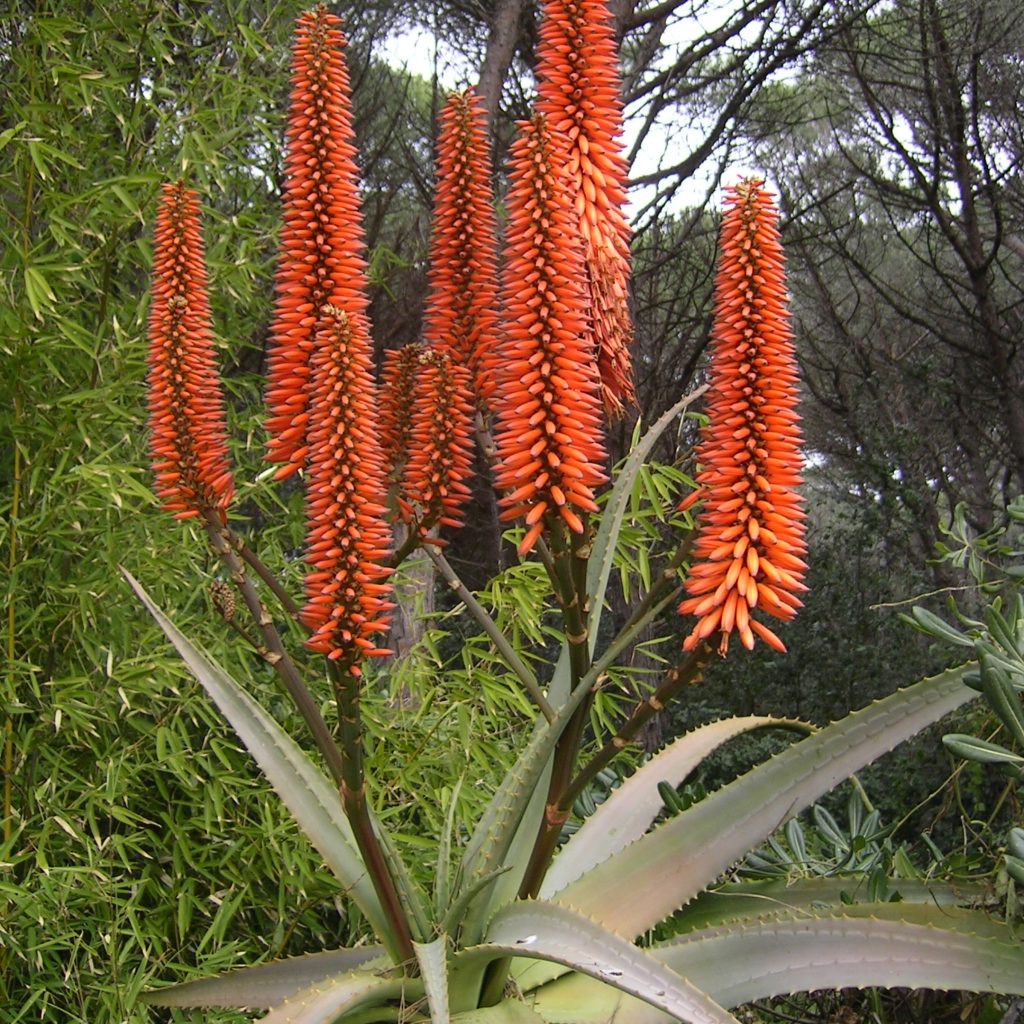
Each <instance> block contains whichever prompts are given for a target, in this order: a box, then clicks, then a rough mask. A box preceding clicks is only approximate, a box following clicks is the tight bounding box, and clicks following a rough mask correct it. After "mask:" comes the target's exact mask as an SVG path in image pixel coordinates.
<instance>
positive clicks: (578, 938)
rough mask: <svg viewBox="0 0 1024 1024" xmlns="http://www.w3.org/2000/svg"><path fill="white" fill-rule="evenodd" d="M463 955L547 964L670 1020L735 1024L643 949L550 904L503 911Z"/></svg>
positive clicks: (537, 903)
mask: <svg viewBox="0 0 1024 1024" xmlns="http://www.w3.org/2000/svg"><path fill="white" fill-rule="evenodd" d="M465 955H466V956H467V958H476V957H482V958H486V959H498V958H500V957H502V956H515V957H529V958H530V959H538V960H545V961H552V962H554V963H556V964H562V965H563V966H566V967H571V968H572V969H573V970H574V971H578V972H580V973H581V974H585V975H588V976H589V977H591V978H594V979H596V980H597V981H599V982H601V983H603V984H604V985H606V986H611V987H612V988H614V989H618V990H619V991H620V992H623V993H630V994H632V995H634V996H636V997H637V998H638V999H641V1000H643V1001H644V1002H645V1003H649V1004H650V1005H651V1006H652V1007H656V1008H657V1009H658V1010H660V1011H663V1012H664V1013H665V1014H667V1015H669V1017H670V1018H671V1019H676V1020H681V1021H687V1022H689V1024H737V1021H736V1018H735V1017H733V1016H732V1014H730V1013H728V1012H726V1011H725V1010H724V1009H722V1007H721V1006H719V1005H718V1004H717V1003H716V1002H715V1001H714V1000H712V999H710V998H708V996H707V995H706V994H705V993H704V992H702V991H701V990H700V989H699V988H698V987H696V986H695V985H693V984H692V983H691V982H690V981H689V980H688V979H687V978H685V977H683V976H682V975H680V974H678V973H677V972H675V971H674V970H672V969H671V968H666V966H665V964H664V963H662V962H661V961H660V960H658V959H657V958H655V957H653V956H651V954H650V953H648V952H647V951H646V950H642V949H638V948H637V947H636V946H634V945H633V944H632V943H631V942H629V941H628V940H627V939H624V938H622V937H621V936H618V935H615V934H614V933H612V932H609V931H607V930H606V929H604V928H602V927H601V926H600V925H598V924H596V923H595V922H593V921H589V920H587V919H586V918H584V917H581V916H580V915H579V914H576V913H573V912H572V911H570V910H567V909H566V908H564V907H560V906H558V905H557V904H554V903H546V902H544V901H541V900H530V901H524V902H517V903H512V904H509V905H508V906H506V907H503V908H502V909H501V910H499V911H498V913H497V914H495V916H494V918H493V920H492V921H491V923H490V924H489V925H488V927H487V944H486V946H478V947H476V948H475V949H470V950H467V952H466V954H465Z"/></svg>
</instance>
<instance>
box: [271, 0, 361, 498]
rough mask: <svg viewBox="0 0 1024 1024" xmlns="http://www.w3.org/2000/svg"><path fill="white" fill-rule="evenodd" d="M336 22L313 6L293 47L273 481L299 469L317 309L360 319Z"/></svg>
mask: <svg viewBox="0 0 1024 1024" xmlns="http://www.w3.org/2000/svg"><path fill="white" fill-rule="evenodd" d="M339 24H340V22H339V19H338V18H336V17H335V16H334V15H331V14H328V13H327V11H326V9H325V8H324V7H322V6H321V7H317V8H316V9H315V10H313V11H310V12H307V13H305V14H303V15H301V16H300V17H299V19H298V22H297V26H296V37H295V46H294V50H293V54H292V92H291V99H290V104H289V113H288V129H287V137H286V156H285V185H284V225H283V227H282V230H281V239H280V245H279V249H280V254H279V259H278V266H277V271H276V276H275V289H276V300H275V307H274V320H273V323H272V325H271V335H270V348H269V357H268V370H267V376H268V386H267V405H268V409H269V415H268V418H267V431H268V433H269V435H270V437H269V440H268V443H267V455H266V458H267V460H268V461H270V462H281V463H284V465H283V466H282V468H281V469H280V470H279V471H278V473H277V476H278V478H281V477H285V476H288V475H290V474H292V473H294V472H296V471H298V470H299V469H301V468H302V466H303V464H304V462H305V460H306V458H307V456H308V454H309V442H308V436H307V434H308V430H309V421H310V388H311V382H310V375H311V362H310V361H311V357H312V352H313V348H314V345H315V340H316V337H317V334H318V332H319V331H320V330H321V329H322V328H323V327H324V307H325V306H327V305H331V306H333V307H334V308H336V309H340V310H343V311H344V313H345V315H346V316H347V317H348V320H349V323H350V324H351V326H352V329H353V330H354V331H362V330H364V326H365V323H366V315H367V298H366V288H365V280H366V264H365V262H364V259H363V251H364V248H365V243H364V239H363V233H362V229H361V227H360V221H359V196H358V192H357V182H358V173H357V171H356V166H355V162H354V157H355V146H354V138H353V133H352V123H351V117H350V114H349V80H348V74H347V72H346V70H345V64H344V60H343V57H342V48H343V46H344V43H345V40H344V37H343V35H342V33H341V31H340V29H339V28H338V25H339Z"/></svg>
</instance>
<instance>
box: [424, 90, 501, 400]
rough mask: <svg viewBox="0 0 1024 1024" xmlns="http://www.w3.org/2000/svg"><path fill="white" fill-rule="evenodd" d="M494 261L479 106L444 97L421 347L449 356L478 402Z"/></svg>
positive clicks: (485, 382) (488, 348)
mask: <svg viewBox="0 0 1024 1024" xmlns="http://www.w3.org/2000/svg"><path fill="white" fill-rule="evenodd" d="M497 277H498V275H497V256H496V245H495V227H494V209H493V205H492V195H491V166H490V158H489V156H488V142H487V130H486V115H485V113H484V108H483V101H482V100H481V99H480V98H479V97H478V96H476V95H475V94H474V92H473V90H472V89H467V90H466V91H464V92H457V93H452V94H451V95H450V96H449V97H448V100H447V102H446V103H445V105H444V109H443V110H442V112H441V125H440V132H439V135H438V140H437V186H436V192H435V196H434V227H433V236H432V238H431V244H430V267H429V270H428V273H427V282H428V284H429V287H430V293H429V295H428V298H427V305H426V310H425V313H424V321H425V323H424V330H423V337H424V340H425V341H426V342H427V343H428V344H430V345H434V346H438V347H441V348H447V349H450V350H451V353H452V356H453V358H454V359H455V361H456V362H457V363H459V364H461V365H462V366H467V367H469V369H470V370H471V372H472V377H473V387H474V388H475V390H476V394H477V396H478V398H479V399H481V400H482V401H486V400H487V399H488V397H489V396H490V395H491V393H492V391H493V389H494V381H493V376H492V372H491V369H490V363H491V359H492V355H493V349H492V344H493V339H494V334H495V330H496V327H497V320H498V316H497V311H496V304H497Z"/></svg>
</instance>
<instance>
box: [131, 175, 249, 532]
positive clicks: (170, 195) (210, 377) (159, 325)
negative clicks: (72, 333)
mask: <svg viewBox="0 0 1024 1024" xmlns="http://www.w3.org/2000/svg"><path fill="white" fill-rule="evenodd" d="M148 386H149V388H148V389H149V429H150V454H151V456H152V459H153V470H154V472H155V474H156V493H157V494H158V495H159V496H160V497H161V498H162V499H163V503H164V508H166V509H167V510H168V511H171V512H174V513H175V518H176V519H189V518H191V517H193V516H198V515H200V514H201V513H202V512H204V511H205V510H207V509H219V510H221V516H222V518H223V510H224V509H225V508H227V506H228V504H229V503H230V501H231V498H232V496H233V494H234V485H233V483H232V480H231V469H230V466H229V464H228V455H227V440H226V434H227V429H226V426H225V422H224V402H223V399H222V397H221V388H220V381H219V379H218V376H217V367H216V363H215V360H214V353H213V333H212V330H211V326H210V303H209V299H208V298H207V293H206V266H205V262H204V259H203V240H202V235H201V233H200V228H199V203H198V201H197V199H196V194H195V193H194V192H192V191H190V190H189V189H187V188H185V183H184V182H182V181H178V182H176V183H175V184H173V185H164V186H163V190H162V194H161V197H160V208H159V210H158V212H157V219H156V230H155V233H154V252H153V298H152V305H151V306H150V311H149V374H148Z"/></svg>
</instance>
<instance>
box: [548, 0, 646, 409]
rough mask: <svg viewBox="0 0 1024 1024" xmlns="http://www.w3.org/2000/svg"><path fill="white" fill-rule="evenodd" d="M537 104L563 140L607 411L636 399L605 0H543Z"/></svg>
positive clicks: (615, 85)
mask: <svg viewBox="0 0 1024 1024" xmlns="http://www.w3.org/2000/svg"><path fill="white" fill-rule="evenodd" d="M537 80H538V81H537V110H538V112H539V113H541V114H543V115H544V116H545V117H546V118H547V119H548V125H549V126H550V129H551V132H552V134H555V135H558V136H562V137H564V138H565V139H566V140H567V141H568V147H569V157H568V162H569V173H570V179H571V182H572V189H573V197H574V202H575V206H576V213H577V215H578V218H579V230H580V233H581V234H582V236H583V239H584V243H585V251H584V258H585V260H586V275H587V284H588V288H589V293H590V296H589V297H590V305H591V322H592V327H593V331H594V335H595V347H596V350H597V353H598V355H597V363H598V372H599V374H600V378H601V394H602V398H603V400H604V405H605V409H606V410H607V411H608V412H609V413H613V414H615V415H622V413H623V412H624V410H625V406H626V404H628V403H631V402H634V401H635V400H636V395H635V392H634V389H633V369H632V365H631V363H630V356H629V346H630V343H631V342H632V339H633V326H632V320H631V319H630V315H629V237H630V230H629V225H628V224H627V222H626V217H625V214H624V212H623V211H624V208H625V203H626V161H625V159H624V157H623V153H622V143H621V141H620V140H621V136H622V100H621V82H620V79H619V70H618V55H617V51H616V46H615V38H614V35H613V34H612V21H611V15H610V14H609V12H608V7H607V4H606V3H605V0H546V2H545V4H544V20H543V21H542V23H541V28H540V45H539V47H538V50H537Z"/></svg>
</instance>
